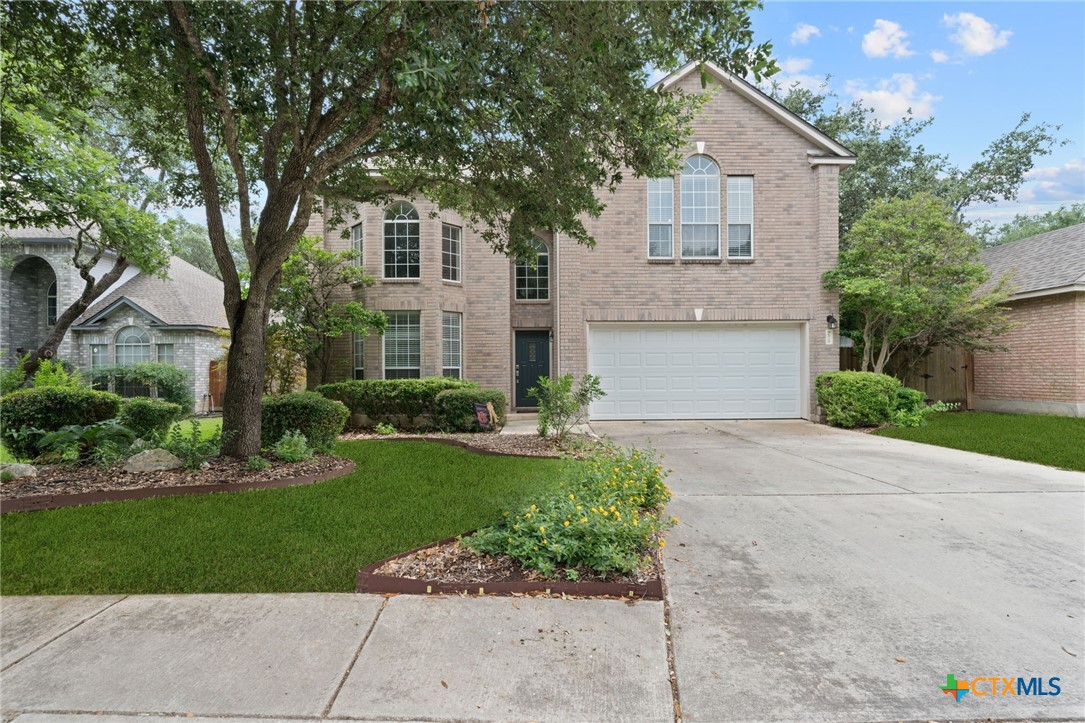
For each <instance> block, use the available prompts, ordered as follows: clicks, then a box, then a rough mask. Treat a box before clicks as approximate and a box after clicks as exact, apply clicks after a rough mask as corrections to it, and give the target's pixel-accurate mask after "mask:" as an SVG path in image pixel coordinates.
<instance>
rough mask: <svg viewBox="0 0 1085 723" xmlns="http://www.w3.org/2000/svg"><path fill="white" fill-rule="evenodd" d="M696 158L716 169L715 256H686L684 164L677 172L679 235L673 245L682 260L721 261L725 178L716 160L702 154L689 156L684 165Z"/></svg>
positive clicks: (694, 224) (708, 224)
mask: <svg viewBox="0 0 1085 723" xmlns="http://www.w3.org/2000/svg"><path fill="white" fill-rule="evenodd" d="M697 157H703V158H706V159H708V160H709V161H710V162H711V163H712V165H713V166H715V168H716V195H717V198H716V224H715V225H716V255H715V256H687V255H686V253H685V234H684V232H683V231H684V227H685V226H686V225H687V224H686V219H685V216H684V214H685V210H686V207H685V202H684V201H683V193H682V179H683V178H685V177H686V175H685V173H684V171H685V164H683V166H682V171H679V175H678V232H679V233H678V238H677V239H676V240H675V243H677V244H678V245H679V249H678V255H679V257H681V258H682V259H683V260H687V259H688V260H691V261H699V260H703V259H709V260H715V259H722V258H723V234H722V233H721V231H722V229H721V225H722V224H721V218H720V216H721V210H722V207H723V191H724V189H723V179H724V178H725V176H724V175H723V170H722V169H721V168H720V164H719V163H717V162H716V159H714V158H712V157H710V156H707V155H705V154H704V153H697V154H694V155H692V156H690V157H689V158H687V159H686V163H689V162H690V161H691V160H692V159H694V158H697ZM688 225H690V226H711V225H712V223H711V222H697V223H692V222H691V223H690V224H688Z"/></svg>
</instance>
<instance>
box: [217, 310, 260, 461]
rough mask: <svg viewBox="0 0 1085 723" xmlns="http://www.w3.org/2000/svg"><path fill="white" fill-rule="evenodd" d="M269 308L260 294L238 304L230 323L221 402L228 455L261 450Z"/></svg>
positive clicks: (225, 449) (223, 448) (224, 443)
mask: <svg viewBox="0 0 1085 723" xmlns="http://www.w3.org/2000/svg"><path fill="white" fill-rule="evenodd" d="M269 311H270V307H269V305H268V304H267V302H266V301H264V300H262V298H261V297H259V296H257V297H255V298H249V299H247V300H246V301H244V302H242V303H241V304H240V305H239V310H238V313H237V314H236V316H235V318H234V319H232V320H231V323H230V328H231V330H232V333H231V339H230V361H229V364H228V365H227V367H226V393H225V395H224V397H223V401H222V434H223V444H222V453H223V454H224V455H227V456H230V457H248V456H250V455H254V454H259V453H260V429H261V424H260V412H261V409H262V405H261V399H262V398H263V394H264V374H265V369H264V333H265V331H266V327H267V320H268V313H269Z"/></svg>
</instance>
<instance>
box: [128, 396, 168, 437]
mask: <svg viewBox="0 0 1085 723" xmlns="http://www.w3.org/2000/svg"><path fill="white" fill-rule="evenodd" d="M180 416H181V405H180V404H174V403H173V402H165V401H162V400H161V399H151V398H149V397H132V398H131V399H125V400H124V403H123V404H122V405H121V413H120V415H119V417H118V418H119V419H120V422H121V424H123V425H124V426H126V427H128V428H129V429H131V430H132V431H133V432H135V433H136V436H137V437H139V438H140V439H142V440H144V441H150V440H158V439H162V438H163V437H165V436H166V434H167V433H168V432H169V431H170V427H172V426H173V423H174V422H176V421H177V420H178V418H180Z"/></svg>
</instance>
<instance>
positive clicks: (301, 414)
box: [260, 392, 350, 452]
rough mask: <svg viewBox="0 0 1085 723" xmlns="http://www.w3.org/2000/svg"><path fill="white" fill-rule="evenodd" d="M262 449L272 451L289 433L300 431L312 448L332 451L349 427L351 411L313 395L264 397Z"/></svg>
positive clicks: (303, 393)
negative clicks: (345, 429) (347, 425)
mask: <svg viewBox="0 0 1085 723" xmlns="http://www.w3.org/2000/svg"><path fill="white" fill-rule="evenodd" d="M260 416H261V422H262V427H261V432H260V446H262V447H264V448H265V449H270V448H272V447H274V446H275V443H276V442H278V441H279V440H280V439H282V438H283V435H284V434H286V433H287V432H294V431H297V432H301V433H302V434H304V435H305V439H306V440H308V442H309V445H310V446H311V447H312V448H313V449H317V450H320V451H321V452H330V451H331V449H332V446H333V445H334V444H335V441H336V440H337V439H339V435H340V434H341V433H342V432H343V427H344V426H346V423H347V417H349V416H350V411H348V410H347V408H346V406H344V405H343V404H342V403H341V402H338V401H335V400H332V399H327V398H325V397H322V396H321V395H319V394H314V393H313V392H294V393H292V394H280V395H278V396H273V397H264V400H263V410H262V412H261V415H260Z"/></svg>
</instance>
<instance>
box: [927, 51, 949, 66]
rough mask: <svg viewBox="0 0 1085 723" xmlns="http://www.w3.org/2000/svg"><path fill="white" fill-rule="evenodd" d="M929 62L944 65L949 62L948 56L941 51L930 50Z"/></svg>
mask: <svg viewBox="0 0 1085 723" xmlns="http://www.w3.org/2000/svg"><path fill="white" fill-rule="evenodd" d="M931 60H933V61H934V62H936V63H944V62H946V61H947V60H949V55H948V54H947V53H943V52H942V51H941V50H932V51H931Z"/></svg>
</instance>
